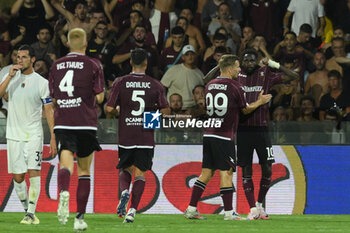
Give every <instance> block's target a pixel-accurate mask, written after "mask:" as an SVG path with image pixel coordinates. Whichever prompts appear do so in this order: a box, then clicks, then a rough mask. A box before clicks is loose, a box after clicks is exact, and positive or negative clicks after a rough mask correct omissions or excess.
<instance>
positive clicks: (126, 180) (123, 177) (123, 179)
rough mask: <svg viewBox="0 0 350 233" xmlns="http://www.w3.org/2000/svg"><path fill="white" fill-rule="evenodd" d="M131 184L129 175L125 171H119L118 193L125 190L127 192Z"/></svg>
mask: <svg viewBox="0 0 350 233" xmlns="http://www.w3.org/2000/svg"><path fill="white" fill-rule="evenodd" d="M130 183H131V174H130V172H129V171H127V170H121V172H120V173H119V191H120V192H123V191H124V190H125V189H127V190H128V191H129V188H130Z"/></svg>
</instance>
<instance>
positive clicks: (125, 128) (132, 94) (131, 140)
mask: <svg viewBox="0 0 350 233" xmlns="http://www.w3.org/2000/svg"><path fill="white" fill-rule="evenodd" d="M118 105H119V106H120V115H119V130H118V136H119V146H120V147H122V148H125V149H132V148H153V147H154V130H152V129H144V128H143V113H144V112H145V111H156V110H158V109H162V108H166V107H168V103H167V100H166V97H165V92H164V87H163V86H162V84H161V83H160V82H159V81H158V80H156V79H154V78H152V77H150V76H147V75H145V74H141V73H131V74H129V75H126V76H123V77H120V78H118V79H117V80H115V81H114V83H113V87H112V91H111V94H110V97H109V99H108V101H107V106H109V107H113V108H116V106H118Z"/></svg>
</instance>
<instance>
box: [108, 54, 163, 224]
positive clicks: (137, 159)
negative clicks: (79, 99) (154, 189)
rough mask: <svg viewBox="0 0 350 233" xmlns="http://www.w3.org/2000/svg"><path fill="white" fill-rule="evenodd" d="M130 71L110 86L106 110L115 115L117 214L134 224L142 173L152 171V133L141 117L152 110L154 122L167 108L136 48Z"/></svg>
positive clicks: (161, 87) (159, 86) (156, 84)
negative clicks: (132, 179)
mask: <svg viewBox="0 0 350 233" xmlns="http://www.w3.org/2000/svg"><path fill="white" fill-rule="evenodd" d="M130 63H131V65H132V72H131V73H130V74H128V75H126V76H123V77H120V78H118V79H117V80H116V81H115V82H114V83H113V87H112V91H111V94H110V97H109V99H108V102H107V107H106V110H107V111H108V112H110V113H113V112H116V107H117V106H120V115H119V130H118V137H119V145H118V152H119V163H118V165H117V169H119V182H120V185H119V186H120V192H121V197H120V201H119V204H118V207H117V215H118V216H119V217H124V216H125V220H124V223H132V222H134V218H135V214H136V210H137V207H138V205H139V202H140V200H141V196H142V193H143V190H144V187H145V174H146V171H147V170H151V168H152V159H153V153H154V130H152V129H144V128H143V123H142V118H143V114H144V112H145V111H156V110H157V112H155V113H153V114H152V115H153V119H152V121H153V120H155V119H158V118H159V116H160V115H161V113H159V111H158V110H159V109H163V108H167V107H168V103H167V101H166V97H165V92H164V88H163V86H162V84H161V83H160V82H159V81H157V80H156V79H154V78H152V77H150V76H147V75H146V74H145V72H146V69H147V52H146V51H145V50H144V49H141V48H137V49H134V50H132V52H131V62H130ZM133 171H135V179H134V184H133V186H132V191H131V194H132V199H131V206H130V209H129V211H128V212H127V213H126V207H127V204H128V201H129V198H130V194H129V188H130V183H131V176H132V174H133Z"/></svg>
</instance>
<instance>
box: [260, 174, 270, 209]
mask: <svg viewBox="0 0 350 233" xmlns="http://www.w3.org/2000/svg"><path fill="white" fill-rule="evenodd" d="M270 183H271V178H266V177H262V178H261V180H260V190H259V196H258V202H260V203H263V201H264V200H265V197H266V194H267V191H269V188H270Z"/></svg>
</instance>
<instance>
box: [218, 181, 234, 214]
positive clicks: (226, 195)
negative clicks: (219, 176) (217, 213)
mask: <svg viewBox="0 0 350 233" xmlns="http://www.w3.org/2000/svg"><path fill="white" fill-rule="evenodd" d="M220 195H221V198H222V201H223V203H224V210H225V211H230V210H232V209H233V207H232V198H233V188H232V187H226V188H220Z"/></svg>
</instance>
